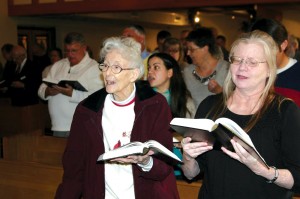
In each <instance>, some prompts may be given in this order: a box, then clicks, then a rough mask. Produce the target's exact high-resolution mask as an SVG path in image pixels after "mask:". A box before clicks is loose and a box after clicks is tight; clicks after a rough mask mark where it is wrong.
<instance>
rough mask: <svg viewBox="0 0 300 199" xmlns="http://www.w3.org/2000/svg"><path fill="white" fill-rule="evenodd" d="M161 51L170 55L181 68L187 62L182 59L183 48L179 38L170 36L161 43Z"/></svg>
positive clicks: (186, 64)
mask: <svg viewBox="0 0 300 199" xmlns="http://www.w3.org/2000/svg"><path fill="white" fill-rule="evenodd" d="M163 52H164V53H167V54H169V55H171V56H172V57H173V58H174V59H175V60H176V61H177V62H178V64H179V66H180V69H181V70H183V69H184V68H185V67H186V66H188V63H187V62H185V61H184V50H183V47H182V45H181V42H180V40H179V39H177V38H174V37H170V38H167V39H166V40H165V41H164V43H163Z"/></svg>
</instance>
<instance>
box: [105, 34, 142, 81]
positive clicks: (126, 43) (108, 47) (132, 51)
mask: <svg viewBox="0 0 300 199" xmlns="http://www.w3.org/2000/svg"><path fill="white" fill-rule="evenodd" d="M112 51H117V52H118V53H119V54H121V56H122V57H123V58H124V59H126V60H127V61H128V62H129V64H130V67H133V68H137V69H139V71H140V74H139V77H138V78H141V77H142V76H143V75H144V63H143V59H142V57H141V44H140V43H138V42H137V41H135V40H134V39H133V38H131V37H110V38H107V39H106V40H105V41H104V42H103V47H102V49H101V50H100V61H101V62H103V61H104V60H105V57H106V55H107V54H108V53H110V52H112Z"/></svg>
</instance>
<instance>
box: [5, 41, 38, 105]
mask: <svg viewBox="0 0 300 199" xmlns="http://www.w3.org/2000/svg"><path fill="white" fill-rule="evenodd" d="M12 58H13V61H14V62H15V64H16V68H15V71H14V75H13V78H12V80H11V83H10V85H9V87H8V91H7V92H8V95H9V96H10V98H11V105H12V106H29V105H34V104H38V102H39V98H38V95H37V90H38V88H39V85H40V84H41V76H40V73H39V71H38V68H37V66H36V65H34V63H33V62H32V61H31V60H30V59H29V58H27V52H26V49H25V48H24V47H23V46H20V45H17V46H14V47H13V49H12Z"/></svg>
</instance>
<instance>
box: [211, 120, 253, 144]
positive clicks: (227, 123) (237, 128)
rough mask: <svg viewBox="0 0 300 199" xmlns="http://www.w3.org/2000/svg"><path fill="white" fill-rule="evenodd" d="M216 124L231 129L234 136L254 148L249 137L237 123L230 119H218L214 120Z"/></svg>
mask: <svg viewBox="0 0 300 199" xmlns="http://www.w3.org/2000/svg"><path fill="white" fill-rule="evenodd" d="M216 123H217V124H219V123H221V124H222V125H224V126H225V127H227V128H229V129H232V130H233V131H234V133H235V134H236V136H238V137H239V138H241V139H242V140H244V141H245V142H246V143H247V144H248V145H250V146H252V147H253V148H255V147H254V144H253V142H252V140H251V138H250V137H249V135H248V134H247V133H246V132H245V131H244V130H243V129H242V128H241V127H240V126H239V125H238V124H237V123H235V122H234V121H232V120H231V119H228V118H219V119H217V120H216Z"/></svg>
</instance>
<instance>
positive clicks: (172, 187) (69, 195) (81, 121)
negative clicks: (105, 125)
mask: <svg viewBox="0 0 300 199" xmlns="http://www.w3.org/2000/svg"><path fill="white" fill-rule="evenodd" d="M106 95H107V92H106V91H105V88H104V89H101V90H99V91H97V92H95V93H94V94H92V95H90V96H89V97H88V98H86V99H85V100H84V101H83V102H82V103H80V104H79V105H78V107H77V109H76V112H75V114H74V118H73V122H72V126H71V133H70V136H69V138H68V143H67V146H66V149H65V152H64V156H63V167H64V175H63V180H62V183H61V184H60V185H59V187H58V189H57V192H56V196H55V198H57V199H58V198H59V199H79V198H80V196H83V198H84V199H104V198H105V183H104V163H103V162H97V158H98V156H99V155H101V154H102V153H103V152H104V143H103V140H102V138H103V131H102V126H101V122H102V121H101V120H102V111H103V105H104V100H105V97H106ZM134 110H135V121H134V125H133V129H132V134H131V141H142V142H144V141H147V140H150V139H153V140H157V141H159V142H160V143H161V144H163V145H164V146H166V147H167V148H168V149H170V150H172V133H171V131H170V127H169V123H170V120H171V112H170V109H169V106H168V104H167V102H166V100H165V98H164V97H163V96H162V95H160V94H157V93H155V92H154V91H153V90H152V88H150V87H149V86H148V84H147V83H146V82H143V81H140V82H137V83H136V101H135V107H134ZM153 163H154V164H153V167H152V169H151V170H150V171H149V172H143V171H142V170H141V168H140V167H139V166H137V165H136V164H133V178H134V189H135V197H136V199H140V198H143V199H147V198H149V199H154V198H155V199H160V198H161V199H173V198H175V199H176V198H179V194H178V191H177V187H176V180H175V176H174V173H173V167H172V166H171V165H169V164H167V163H166V162H165V161H162V160H160V159H159V158H158V157H155V156H153Z"/></svg>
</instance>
